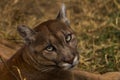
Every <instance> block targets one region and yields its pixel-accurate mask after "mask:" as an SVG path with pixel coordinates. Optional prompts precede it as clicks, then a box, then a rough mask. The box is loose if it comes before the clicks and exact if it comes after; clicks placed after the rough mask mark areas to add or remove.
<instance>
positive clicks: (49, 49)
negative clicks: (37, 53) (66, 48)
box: [46, 45, 55, 51]
mask: <svg viewBox="0 0 120 80" xmlns="http://www.w3.org/2000/svg"><path fill="white" fill-rule="evenodd" d="M46 50H47V51H54V50H55V48H54V47H53V46H52V45H49V46H47V47H46Z"/></svg>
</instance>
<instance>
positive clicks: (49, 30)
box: [34, 20, 73, 46]
mask: <svg viewBox="0 0 120 80" xmlns="http://www.w3.org/2000/svg"><path fill="white" fill-rule="evenodd" d="M34 30H35V31H36V32H37V39H36V45H37V44H38V45H40V44H42V46H43V45H46V44H47V43H50V42H51V43H52V42H53V43H55V42H59V44H62V43H63V42H64V41H63V38H64V37H65V35H66V34H70V33H73V31H72V30H71V28H70V27H69V26H67V25H65V24H63V23H62V22H60V21H56V20H49V21H46V22H44V23H42V24H40V25H38V26H37V27H35V29H34ZM40 46H41V45H40Z"/></svg>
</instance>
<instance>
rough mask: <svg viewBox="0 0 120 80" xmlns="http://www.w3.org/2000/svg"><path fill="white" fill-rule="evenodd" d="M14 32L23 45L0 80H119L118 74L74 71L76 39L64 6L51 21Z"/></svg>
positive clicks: (3, 66) (3, 68)
mask: <svg viewBox="0 0 120 80" xmlns="http://www.w3.org/2000/svg"><path fill="white" fill-rule="evenodd" d="M17 30H18V32H19V34H20V36H21V37H22V38H23V39H24V41H25V45H24V46H23V47H22V48H21V49H20V50H18V51H17V52H16V53H15V54H14V55H13V56H12V57H11V58H10V59H9V60H7V61H4V63H3V64H1V66H0V80H120V73H119V72H109V73H106V74H103V75H101V74H94V73H89V72H85V71H80V70H79V69H75V68H74V67H75V66H76V65H77V64H78V63H79V53H78V51H77V39H76V36H75V33H74V32H73V30H72V29H71V27H70V21H69V20H68V18H67V17H66V9H65V5H62V6H61V9H60V11H59V13H58V15H57V16H56V18H55V19H54V20H48V21H45V22H43V23H41V24H39V25H37V26H36V27H35V28H34V29H31V28H29V27H27V26H25V25H19V26H18V27H17Z"/></svg>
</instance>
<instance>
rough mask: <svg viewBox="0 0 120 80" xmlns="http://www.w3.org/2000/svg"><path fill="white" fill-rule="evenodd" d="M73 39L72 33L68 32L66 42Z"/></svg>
mask: <svg viewBox="0 0 120 80" xmlns="http://www.w3.org/2000/svg"><path fill="white" fill-rule="evenodd" d="M71 39H72V35H71V34H68V35H67V36H66V37H65V40H66V42H69V41H70V40H71Z"/></svg>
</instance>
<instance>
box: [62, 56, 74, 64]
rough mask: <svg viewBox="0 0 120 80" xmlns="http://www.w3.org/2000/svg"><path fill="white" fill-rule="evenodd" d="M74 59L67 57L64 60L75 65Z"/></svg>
mask: <svg viewBox="0 0 120 80" xmlns="http://www.w3.org/2000/svg"><path fill="white" fill-rule="evenodd" d="M73 59H74V57H66V58H64V59H63V61H64V62H65V63H69V64H73Z"/></svg>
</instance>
